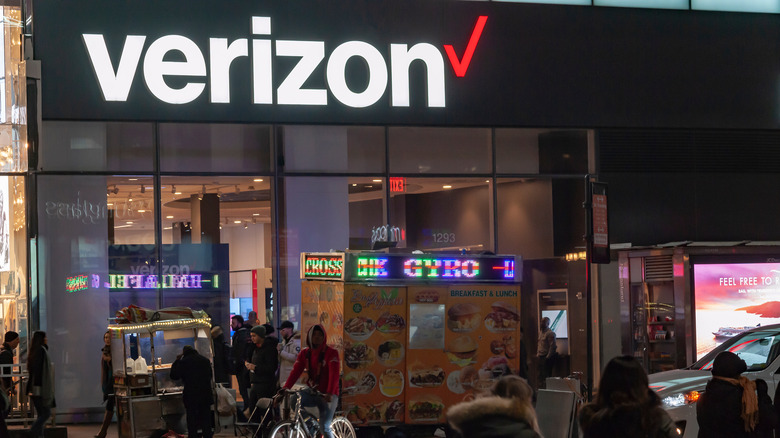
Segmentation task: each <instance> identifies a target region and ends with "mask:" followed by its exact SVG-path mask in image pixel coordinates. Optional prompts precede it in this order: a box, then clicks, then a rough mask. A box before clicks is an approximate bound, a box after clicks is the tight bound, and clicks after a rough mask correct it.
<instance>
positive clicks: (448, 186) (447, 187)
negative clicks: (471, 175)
mask: <svg viewBox="0 0 780 438" xmlns="http://www.w3.org/2000/svg"><path fill="white" fill-rule="evenodd" d="M442 188H443V189H451V188H452V186H451V185H446V186H442Z"/></svg>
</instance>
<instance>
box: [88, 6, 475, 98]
mask: <svg viewBox="0 0 780 438" xmlns="http://www.w3.org/2000/svg"><path fill="white" fill-rule="evenodd" d="M486 21H487V16H480V17H479V18H478V19H477V24H476V26H475V27H474V29H473V31H472V33H471V37H470V39H469V43H468V46H467V47H466V50H465V52H464V53H463V55H462V56H459V55H458V54H457V53H456V52H455V49H454V48H453V46H452V45H451V44H446V45H444V46H443V48H444V49H445V51H446V53H447V57H448V58H449V61H450V64H451V66H452V68H453V70H454V71H455V75H456V76H457V77H464V76H465V75H466V72H467V71H468V68H469V64H470V63H471V59H472V57H473V56H474V52H475V50H476V48H477V44H478V42H479V39H480V36H481V35H482V30H483V29H484V27H485V23H486ZM251 29H252V35H255V36H270V35H271V34H272V32H271V17H251ZM82 39H83V42H84V46H85V49H86V51H87V53H88V55H89V60H90V62H91V65H92V68H93V70H94V72H95V76H96V77H97V81H98V83H99V86H100V90H101V92H102V93H103V98H104V100H106V101H110V102H126V101H127V100H128V96H129V94H130V89H131V86H132V84H133V82H134V78H135V74H136V71H137V70H138V65H139V63H141V58H142V57H143V78H144V82H145V84H146V87H147V88H148V90H149V92H151V93H152V95H154V97H156V98H157V99H159V100H161V101H163V102H165V103H169V104H177V105H179V104H186V103H190V102H192V101H194V100H195V99H197V98H198V97H200V96H201V95H202V94H203V92H204V90H205V89H206V83H207V82H208V87H209V102H210V103H218V104H224V103H230V78H231V76H230V68H231V65H232V64H233V62H234V61H236V60H237V59H239V58H243V57H250V50H249V47H250V45H251V47H252V50H251V57H250V58H251V70H252V74H251V83H252V96H251V101H252V103H253V104H258V105H269V104H273V103H277V104H280V105H319V106H322V105H328V91H330V94H331V95H332V96H333V97H335V98H336V100H338V101H339V102H341V103H342V104H344V105H346V106H349V107H352V108H365V107H368V106H371V105H374V104H375V103H377V101H379V99H380V98H382V96H384V94H385V91H386V90H387V86H388V82H389V83H390V105H391V106H393V107H408V106H410V98H409V70H410V67H411V65H412V63H413V62H415V61H420V62H422V63H423V64H424V65H425V71H426V78H427V83H426V89H427V93H428V95H427V105H428V107H432V108H443V107H445V106H446V98H445V91H444V90H445V86H444V57H443V55H442V53H441V50H440V49H439V48H438V47H436V46H434V45H433V44H430V43H417V44H414V45H413V46H411V47H409V45H407V44H390V63H389V64H390V69H389V75H388V63H387V61H386V59H385V57H384V56H383V55H382V53H381V52H380V51H379V50H378V49H377V48H376V47H374V46H373V45H371V44H369V43H367V42H365V41H346V42H343V43H341V44H339V45H338V46H337V47H335V48H334V49H333V51H331V52H330V54H329V55H328V58H327V60H326V59H325V58H326V52H325V41H300V40H287V39H285V40H276V41H272V40H270V39H266V38H262V37H261V38H252V40H251V44H250V40H249V39H247V38H238V39H235V40H233V41H228V39H227V38H209V46H208V56H204V53H203V50H202V49H201V48H200V47H198V45H197V44H196V43H195V42H194V41H193V40H192V39H190V38H187V37H185V36H182V35H165V36H162V37H160V38H157V39H155V40H154V41H153V42H151V44H149V45H148V48H147V49H146V53H145V54H144V47H145V45H146V40H147V36H146V35H127V36H126V37H125V43H124V46H123V48H122V51H121V53H119V54H118V55H117V54H116V53H114V54H111V53H109V51H108V46H107V44H106V40H105V37H104V35H103V34H86V33H85V34H82ZM272 43H273V44H272ZM272 46H273V50H272ZM272 52H273V53H275V55H276V58H280V57H288V58H298V61H297V63H296V64H295V67H293V69H292V70H291V71H290V72H289V74H288V75H287V76H286V77H285V78H284V79H283V80H282V81H281V83H280V84H279V86H278V87H277V88H276V94H275V95H276V102H274V90H273V87H274V78H273V71H274V57H273V56H272ZM170 53H180V54H181V55H183V60H181V61H171V60H166V59H169V58H170V56H169V54H170ZM112 58H113V59H118V63H117V64H116V65H114V64H113V63H112V61H111V59H112ZM206 59H208V60H209V63H208V66H207V65H206ZM352 60H356V61H362V62H364V63H365V65H366V67H367V68H368V81H367V84H365V85H364V86H363V88H362V89H359V90H357V91H355V90H353V88H354V87H350V86H349V85H348V84H347V63H349V62H350V61H352ZM323 62H325V65H326V68H325V72H326V77H327V87H328V89H325V88H313V87H307V88H304V84H305V83H306V82H307V81H309V78H310V77H311V76H312V74H313V73H314V72H315V70H317V68H318V66H319V65H320V64H321V63H323ZM175 76H178V77H180V78H184V77H187V78H188V79H186V83H184V85H183V86H178V88H174V87H172V86H171V85H170V84H169V83H168V82H167V81H166V77H175ZM194 78H203V79H200V80H198V79H194Z"/></svg>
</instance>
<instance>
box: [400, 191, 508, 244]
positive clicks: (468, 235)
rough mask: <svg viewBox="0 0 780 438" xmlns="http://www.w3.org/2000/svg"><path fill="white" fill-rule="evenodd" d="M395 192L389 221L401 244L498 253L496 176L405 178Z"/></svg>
mask: <svg viewBox="0 0 780 438" xmlns="http://www.w3.org/2000/svg"><path fill="white" fill-rule="evenodd" d="M404 183H405V184H404V188H405V190H404V191H403V192H398V191H391V194H390V196H391V199H390V224H391V225H393V226H396V227H399V228H401V236H402V240H403V241H402V242H400V243H399V245H398V246H399V247H405V248H407V250H409V251H412V250H422V251H459V250H467V251H474V252H480V251H493V243H492V242H493V239H492V238H491V236H492V235H493V221H492V199H493V198H492V191H491V180H490V179H485V178H405V181H404Z"/></svg>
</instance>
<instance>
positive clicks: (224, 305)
mask: <svg viewBox="0 0 780 438" xmlns="http://www.w3.org/2000/svg"><path fill="white" fill-rule="evenodd" d="M161 183H162V187H161V193H162V223H163V230H162V241H163V244H165V245H164V246H163V263H162V267H163V269H164V270H167V271H169V272H171V273H173V274H176V273H180V274H181V275H189V276H196V277H192V278H194V279H199V281H200V283H199V284H198V288H195V289H190V290H163V293H162V297H163V298H162V301H163V305H164V306H181V305H188V304H187V302H188V300H189V302H193V301H195V302H198V303H199V304H200V305H201V306H202V307H204V310H206V311H207V312H208V313H209V315H211V317H212V323H213V324H218V325H221V326H222V327H223V328H224V329H225V331H226V332H227V330H228V329H227V327H229V325H230V321H229V319H228V318H229V303H228V302H227V298H228V297H229V298H239V299H240V298H248V299H251V298H252V297H253V289H254V288H256V289H257V291H258V297H259V298H258V301H257V303H253V306H252V307H253V309H254V310H256V311H258V314H259V315H260V321H261V322H265V321H266V312H265V310H266V309H265V308H264V307H265V300H264V299H260V297H265V293H266V290H267V289H269V288H271V284H272V281H271V280H272V275H271V273H272V270H271V266H272V264H271V259H272V256H271V253H272V251H271V248H272V247H273V237H272V236H273V234H272V232H271V214H272V213H271V198H272V197H271V190H272V187H273V186H272V184H271V178H269V177H268V176H256V177H251V176H242V177H237V176H209V177H198V176H169V177H162V179H161ZM253 272H256V273H257V275H256V276H255V275H253ZM220 293H222V295H224V298H225V301H224V302H223V300H222V299H221V295H220Z"/></svg>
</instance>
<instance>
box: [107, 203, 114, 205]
mask: <svg viewBox="0 0 780 438" xmlns="http://www.w3.org/2000/svg"><path fill="white" fill-rule="evenodd" d="M106 205H114V203H113V202H109V203H108V204H106Z"/></svg>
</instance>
